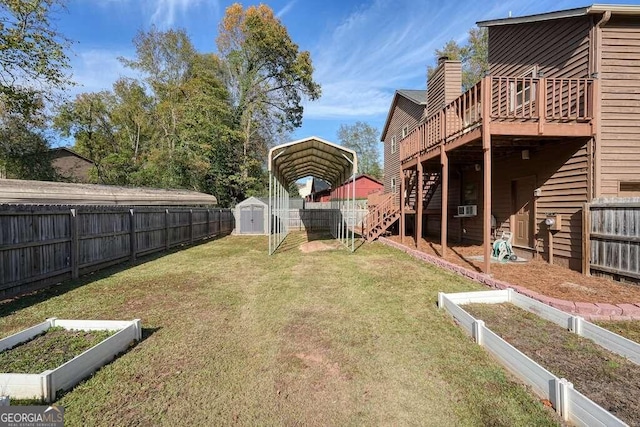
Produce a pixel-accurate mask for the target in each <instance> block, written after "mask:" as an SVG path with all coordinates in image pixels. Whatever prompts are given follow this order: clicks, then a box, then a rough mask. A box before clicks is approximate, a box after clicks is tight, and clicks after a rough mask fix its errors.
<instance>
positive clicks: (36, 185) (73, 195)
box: [0, 179, 217, 206]
mask: <svg viewBox="0 0 640 427" xmlns="http://www.w3.org/2000/svg"><path fill="white" fill-rule="evenodd" d="M0 203H12V204H29V205H45V204H53V205H125V206H194V205H215V204H216V203H217V200H216V198H215V197H214V196H212V195H210V194H204V193H198V192H196V191H188V190H164V189H157V188H138V187H135V188H129V187H117V186H113V185H95V184H71V183H67V182H47V181H27V180H20V179H0Z"/></svg>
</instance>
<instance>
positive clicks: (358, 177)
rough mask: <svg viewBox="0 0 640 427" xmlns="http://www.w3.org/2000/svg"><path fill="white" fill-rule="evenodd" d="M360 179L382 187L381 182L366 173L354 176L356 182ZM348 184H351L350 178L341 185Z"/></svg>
mask: <svg viewBox="0 0 640 427" xmlns="http://www.w3.org/2000/svg"><path fill="white" fill-rule="evenodd" d="M361 178H367V179H369V180H371V181H373V182H375V183H376V184H380V185H384V184H383V183H382V181H380V180H379V179H378V178H376V177H375V176H371V175H369V174H366V173H361V174H358V175H356V181H357V180H359V179H361ZM350 182H351V178H349V179H347V180H346V181H345V182H343V183H342V185H345V184H348V183H350Z"/></svg>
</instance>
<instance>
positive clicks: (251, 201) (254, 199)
mask: <svg viewBox="0 0 640 427" xmlns="http://www.w3.org/2000/svg"><path fill="white" fill-rule="evenodd" d="M267 204H268V203H267V202H265V201H264V200H262V199H259V198H257V197H248V198H246V199H244V200H243V201H241V202H240V203H238V204H237V205H236V206H251V205H261V206H267Z"/></svg>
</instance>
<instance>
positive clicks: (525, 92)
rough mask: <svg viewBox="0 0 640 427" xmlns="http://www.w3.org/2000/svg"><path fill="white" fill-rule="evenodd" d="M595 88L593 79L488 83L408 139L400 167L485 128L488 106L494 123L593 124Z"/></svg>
mask: <svg viewBox="0 0 640 427" xmlns="http://www.w3.org/2000/svg"><path fill="white" fill-rule="evenodd" d="M593 88H594V82H593V80H591V79H561V78H560V79H548V78H531V77H506V76H490V77H485V78H484V79H482V80H481V81H480V82H478V83H477V84H476V85H475V86H473V87H472V88H471V89H469V90H468V91H466V92H465V93H463V94H462V95H460V96H459V97H458V98H456V99H455V100H453V101H452V102H451V103H449V104H448V105H446V106H444V108H443V109H442V110H440V111H438V112H436V113H434V114H432V115H431V116H430V117H428V118H427V119H426V121H424V122H422V123H421V124H420V125H419V126H417V127H416V128H415V129H413V131H411V132H410V133H409V135H407V136H406V137H405V138H404V139H402V140H401V141H400V161H402V162H404V161H407V160H410V159H411V158H413V157H414V156H416V155H418V154H420V153H425V152H428V151H430V150H432V149H433V148H435V147H437V146H438V145H440V144H443V143H447V142H450V141H452V140H454V139H456V138H458V137H460V136H462V135H464V134H466V133H467V132H469V131H471V130H473V129H475V128H476V127H477V126H479V125H481V124H482V119H483V118H482V103H483V102H488V103H489V105H490V106H491V108H490V110H489V111H490V113H489V114H490V117H489V118H488V120H490V121H495V122H513V123H518V122H522V123H527V122H537V123H544V122H547V123H567V122H572V121H575V122H588V121H590V120H591V119H592V118H593V93H594V89H593Z"/></svg>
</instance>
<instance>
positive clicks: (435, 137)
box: [385, 5, 640, 272]
mask: <svg viewBox="0 0 640 427" xmlns="http://www.w3.org/2000/svg"><path fill="white" fill-rule="evenodd" d="M478 25H479V26H481V27H485V28H487V29H488V32H489V58H488V59H489V75H488V76H486V77H484V78H483V79H482V80H481V81H480V82H479V83H478V84H477V85H476V86H474V87H473V88H471V89H470V90H468V91H466V92H465V93H463V94H459V93H458V94H455V97H454V99H452V100H450V99H445V98H444V97H443V95H442V94H441V95H440V99H442V102H441V103H440V104H436V105H432V104H431V103H430V102H429V103H428V107H429V108H428V109H427V113H426V114H425V117H424V120H422V121H421V122H420V124H419V125H418V126H416V127H415V129H414V130H413V131H410V132H409V133H408V135H406V137H404V138H402V139H401V141H400V158H399V160H400V185H399V186H398V187H399V190H400V191H399V193H400V201H399V202H400V203H399V205H398V206H397V209H398V210H399V212H400V221H401V226H400V235H401V238H404V236H405V233H407V231H408V232H409V233H411V234H413V235H414V236H420V235H423V234H425V233H429V232H432V231H434V230H432V229H431V224H437V226H438V227H437V228H439V230H435V231H436V234H439V235H440V240H441V242H443V243H444V245H443V252H445V254H446V247H447V245H446V243H447V241H449V240H450V239H461V240H463V241H467V242H477V243H482V244H483V246H484V271H485V272H489V270H490V254H491V240H492V231H493V229H494V228H496V229H498V230H502V231H509V232H512V233H513V243H514V246H515V247H516V249H517V251H518V254H519V255H521V256H533V255H535V254H538V255H539V256H542V257H543V258H547V259H548V258H550V257H554V259H555V262H556V263H557V264H561V265H565V266H567V267H570V268H572V269H577V270H580V269H581V268H584V267H583V266H584V265H585V263H584V260H585V254H584V253H583V252H584V251H583V241H582V209H583V206H584V204H585V203H587V202H589V201H591V200H592V199H593V198H595V197H603V196H611V197H625V196H637V195H639V191H640V167H639V166H638V165H639V164H640V140H639V138H640V6H623V5H592V6H589V7H584V8H578V9H571V10H564V11H558V12H552V13H545V14H539V15H532V16H524V17H513V18H505V19H498V20H492V21H483V22H479V23H478ZM441 65H442V64H441ZM441 68H442V69H441V70H440V71H441V72H442V79H443V81H444V83H443V85H442V86H441V87H442V88H446V87H453V86H455V85H457V84H458V81H459V76H457V70H454V71H453V72H450V73H449V72H448V70H447V68H446V67H441ZM458 87H459V86H458ZM432 88H433V89H432ZM435 88H436V85H435V84H433V83H432V81H430V82H429V88H428V89H429V90H430V91H431V90H436V89H435ZM430 95H432V96H434V97H435V93H434V94H428V95H427V98H429V99H430ZM451 96H454V95H453V94H452V95H451ZM385 145H386V144H385ZM385 154H386V150H385ZM385 166H386V160H385ZM385 172H386V171H385ZM435 189H437V190H439V191H435ZM437 199H439V200H437ZM436 200H437V203H436ZM436 205H437V206H438V212H430V211H433V207H434V206H436ZM460 207H462V208H460ZM434 216H435V217H437V221H435V220H434V219H433V218H431V219H430V217H434ZM547 219H553V220H554V221H546V220H547ZM547 222H553V224H552V225H547ZM403 223H407V226H405V225H404V224H403ZM409 224H410V225H411V226H410V227H409V226H408V225H409Z"/></svg>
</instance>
